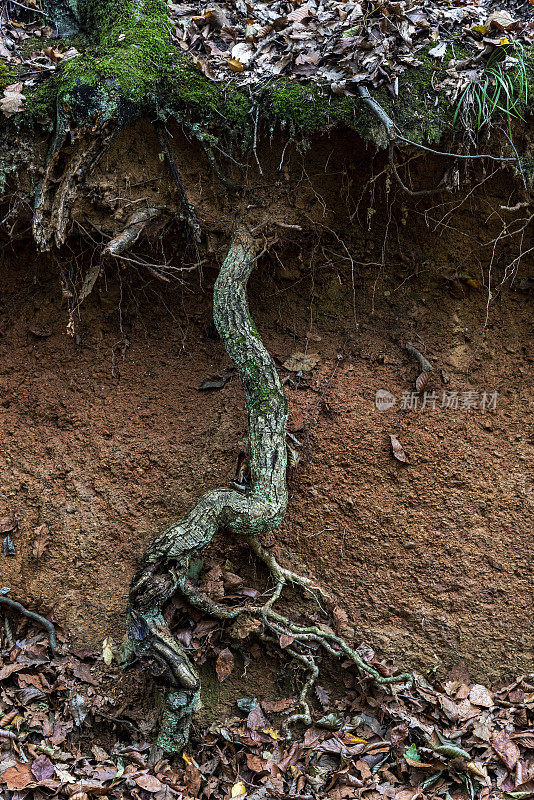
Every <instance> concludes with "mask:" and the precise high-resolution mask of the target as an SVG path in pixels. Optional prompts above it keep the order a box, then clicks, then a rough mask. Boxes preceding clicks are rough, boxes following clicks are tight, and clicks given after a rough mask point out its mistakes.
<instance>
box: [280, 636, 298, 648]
mask: <svg viewBox="0 0 534 800" xmlns="http://www.w3.org/2000/svg"><path fill="white" fill-rule="evenodd" d="M294 641H295V637H294V636H288V635H287V633H282V634H281V635H280V647H281V648H282V650H284V649H285V648H286V647H289V646H290V645H292V644H293V642H294Z"/></svg>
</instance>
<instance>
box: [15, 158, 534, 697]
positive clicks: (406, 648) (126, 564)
mask: <svg viewBox="0 0 534 800" xmlns="http://www.w3.org/2000/svg"><path fill="white" fill-rule="evenodd" d="M316 167H317V165H316ZM309 169H312V170H313V165H311V166H309ZM316 172H317V174H320V169H319V168H318V167H317V168H316ZM423 175H424V173H423ZM324 189H325V194H328V192H330V197H332V196H333V195H334V194H335V176H334V177H333V178H332V179H331V181H330V185H329V186H325V187H324ZM503 192H504V189H501V188H500V187H499V186H498V185H496V186H495V187H494V194H493V196H492V198H490V200H489V201H488V199H487V197H486V198H485V200H484V203H482V202H481V203H480V204H479V206H476V207H473V206H471V207H470V209H469V215H467V212H466V214H464V216H463V217H461V212H459V214H458V215H457V216H456V218H455V217H452V218H451V219H453V220H455V225H461V226H463V228H462V230H460V231H459V232H458V233H448V232H446V235H445V236H442V237H439V236H438V235H437V234H432V233H431V232H429V230H428V229H427V228H426V227H424V226H423V225H422V224H421V222H420V221H419V220H420V216H417V215H414V216H412V215H410V214H409V213H408V211H407V210H406V211H404V210H402V209H401V211H400V212H399V213H401V214H403V215H404V217H407V224H404V223H406V219H405V220H404V223H403V224H400V225H399V224H397V223H398V222H399V220H398V219H397V223H396V233H395V237H396V240H395V246H392V247H391V248H390V249H389V250H388V258H387V262H386V264H385V268H384V269H382V270H378V269H377V268H376V267H374V266H362V265H361V264H360V263H357V264H356V266H355V274H354V279H355V284H354V286H355V302H354V305H353V287H352V278H351V269H350V265H349V264H348V263H347V260H346V258H345V260H343V259H344V257H345V256H346V251H345V250H344V248H343V246H342V245H341V243H339V242H338V243H337V245H336V244H335V242H336V241H337V240H335V239H332V240H331V241H330V242H329V243H328V246H326V244H325V243H324V242H323V244H322V250H321V252H320V253H319V255H317V253H315V257H314V259H312V258H311V255H310V253H311V251H312V248H311V246H308V245H305V246H304V249H303V250H302V255H300V253H299V251H298V249H297V247H296V245H291V246H290V245H286V246H285V249H282V250H280V251H279V254H280V255H281V260H282V261H283V266H282V265H281V262H280V259H278V260H277V259H276V258H275V257H273V258H272V260H268V259H266V258H264V259H263V261H262V262H261V267H260V268H259V269H258V271H257V274H256V275H255V276H254V277H253V279H252V281H251V287H250V297H251V312H252V315H253V317H254V319H255V320H256V322H257V327H258V329H259V330H260V332H261V333H262V336H263V338H264V340H265V342H266V345H267V346H268V348H269V349H270V351H271V352H272V353H273V354H274V355H275V356H276V357H277V359H279V363H280V365H281V364H282V362H283V361H284V360H285V359H286V358H287V357H288V356H289V355H290V354H291V353H292V352H293V351H295V350H301V351H302V350H306V349H307V350H308V351H312V352H315V353H318V354H319V355H320V361H319V363H318V365H317V367H316V368H315V369H314V371H313V374H312V377H311V379H310V380H309V381H308V384H309V386H308V388H306V386H301V388H291V385H290V384H287V394H288V400H289V406H290V412H291V417H290V426H289V428H290V430H291V431H293V432H294V434H295V435H296V436H297V438H298V439H299V440H300V441H302V443H303V445H304V446H303V448H302V450H301V459H300V463H299V464H298V466H297V467H296V468H295V469H293V470H292V472H291V475H290V493H291V500H290V506H289V511H288V514H287V518H286V520H285V522H284V524H283V525H282V527H281V528H280V529H279V530H278V531H276V532H275V533H273V534H271V535H270V536H269V537H268V538H267V542H268V543H270V544H275V549H276V551H277V553H278V556H279V558H280V560H281V561H283V563H285V564H287V565H290V566H291V567H292V568H293V569H295V570H296V571H302V572H305V573H307V574H310V575H312V576H313V577H314V578H315V579H316V580H317V581H318V582H320V583H321V584H322V585H324V586H328V587H329V588H330V590H331V591H332V593H333V594H334V596H335V597H336V598H337V600H338V603H339V604H340V605H341V606H343V607H344V608H345V609H346V610H347V611H348V613H349V616H350V619H351V623H352V624H353V625H354V628H355V631H356V638H357V639H358V640H361V639H365V640H366V641H368V642H370V643H371V644H373V645H374V646H376V647H377V649H379V650H380V651H381V652H383V653H385V654H386V655H388V656H390V657H391V658H392V659H394V660H395V661H396V662H397V663H402V664H404V665H406V666H418V667H432V666H434V665H437V666H440V665H443V666H444V667H445V668H450V667H452V666H454V665H455V664H457V663H458V662H460V661H462V660H463V661H464V662H465V663H466V665H467V666H468V668H469V669H470V671H471V674H472V676H473V677H475V678H478V679H480V680H486V681H488V680H492V679H495V678H497V677H500V676H505V675H510V674H515V673H518V672H521V671H523V670H527V669H529V668H532V645H533V641H532V625H531V616H532V614H531V612H532V585H531V564H532V560H533V557H534V552H533V546H532V510H533V494H532V485H531V482H530V481H531V477H532V475H531V467H532V457H533V439H532V402H533V399H532V385H533V383H532V361H533V351H532V343H531V333H532V331H531V325H532V316H531V315H532V308H531V296H530V295H529V288H528V282H527V281H526V280H525V276H526V273H527V272H528V264H527V263H526V262H523V263H522V265H521V268H520V273H519V275H518V278H517V280H516V283H515V284H514V287H513V290H512V291H507V292H505V293H498V294H497V296H496V297H495V299H494V300H493V302H492V303H491V305H490V314H489V321H488V324H487V326H486V331H485V339H484V341H483V342H482V343H481V336H482V331H483V327H484V319H485V312H486V302H487V295H486V292H485V291H484V290H483V289H477V288H472V287H469V286H468V285H466V284H465V283H462V282H459V281H456V282H453V283H451V282H450V281H447V280H446V279H445V277H444V276H449V277H450V273H451V271H452V272H454V271H455V270H460V271H461V270H466V271H468V272H469V274H470V275H472V276H475V277H476V275H477V274H478V272H477V270H478V267H477V266H473V259H474V258H475V256H474V255H473V252H474V251H473V247H472V244H471V240H470V236H471V233H469V236H468V235H467V234H468V232H469V231H472V230H473V229H475V228H476V227H477V226H478V225H481V224H482V222H481V220H482V221H483V219H484V218H485V216H486V215H487V205H488V203H489V205H490V206H491V203H497V202H499V198H500V201H501V202H503V201H506V199H507V197H508V195H506V196H504V197H503V194H502V193H503ZM355 196H356V195H355ZM306 202H309V197H308V198H307V196H306V193H305V192H304V191H302V192H301V193H300V195H298V196H297V197H296V204H295V205H294V206H293V209H292V210H290V211H287V216H286V219H288V220H289V221H290V223H292V224H295V219H298V213H297V210H295V209H298V207H299V204H302V205H305V204H306ZM330 213H331V212H330V211H329V214H330ZM331 217H332V218H335V214H333V215H332V214H331ZM459 217H461V218H460V219H459ZM384 219H385V218H384ZM386 221H387V220H386ZM382 222H383V223H384V224H385V222H384V220H383V221H382ZM384 224H382V226H381V225H380V224H377V226H376V232H375V230H374V229H373V230H372V231H371V232H370V233H369V232H367V233H366V234H365V236H364V237H363V238H360V240H359V242H358V243H357V244H355V245H354V249H353V250H352V253H353V256H354V258H355V259H356V260H357V261H358V262H378V261H379V260H380V254H381V248H382V243H383V233H384ZM489 233H490V231H489V229H488V236H487V237H485V238H489ZM466 240H467V241H466ZM333 253H334V254H333ZM83 257H84V256H83V254H81V256H80V258H83ZM476 258H478V256H476ZM423 262H424V263H423ZM62 263H63V267H64V266H65V263H67V262H66V261H64V262H62ZM215 266H216V262H215V259H213V258H211V259H210V258H208V260H207V261H206V263H205V264H204V266H203V273H202V275H199V273H198V272H193V273H190V274H189V275H188V277H187V278H186V282H185V285H184V286H175V287H170V288H166V287H165V288H163V289H162V288H161V284H159V283H158V282H157V281H148V282H147V281H146V280H145V279H144V278H141V277H140V275H139V274H137V275H135V274H130V273H129V272H127V271H125V270H123V269H120V270H115V269H114V268H113V269H110V270H108V271H107V273H106V276H105V277H103V278H100V279H99V281H98V282H97V284H96V287H95V289H94V290H93V293H92V295H91V296H90V298H89V299H88V301H86V303H84V305H83V307H82V309H81V312H80V315H79V318H78V317H77V319H76V332H77V339H74V338H72V337H70V336H68V335H67V331H66V328H67V321H68V320H67V309H66V304H65V301H64V300H62V295H61V286H60V283H59V281H58V277H57V265H56V263H55V261H53V260H52V259H51V258H50V259H49V258H45V257H42V256H39V257H37V256H36V255H35V254H33V253H32V252H31V250H30V249H29V248H28V247H23V246H22V245H21V247H20V248H19V250H18V251H17V252H16V253H12V255H10V256H6V262H5V266H4V268H3V276H2V277H3V284H4V289H3V298H2V317H3V323H2V336H1V338H0V352H1V367H0V370H1V372H0V386H1V395H2V403H1V406H0V413H1V419H2V423H1V424H2V432H3V435H2V439H3V447H2V449H1V451H0V460H1V464H2V475H3V478H2V486H1V495H0V517H1V516H5V515H7V514H10V513H13V512H16V513H17V515H18V519H19V528H18V530H17V531H16V532H15V534H14V536H13V538H14V542H15V546H16V555H15V556H14V557H11V558H8V557H2V567H1V571H2V583H3V584H4V585H9V586H11V587H12V590H13V594H14V595H16V596H17V598H20V599H21V600H22V601H23V602H26V603H30V604H31V605H32V606H33V607H35V608H38V609H40V610H42V611H43V612H50V611H52V612H53V617H54V619H56V620H57V621H58V622H60V623H64V624H66V625H67V626H68V628H69V629H70V630H71V631H72V632H73V634H74V635H75V636H76V637H77V639H78V640H79V642H80V643H85V644H89V645H95V644H97V643H98V642H100V641H101V640H102V639H103V638H104V637H105V636H108V635H112V636H114V637H115V638H119V637H120V635H121V634H122V632H123V629H124V609H125V602H126V594H127V588H128V583H129V580H130V578H131V576H132V574H133V572H134V570H135V569H136V567H137V566H138V564H139V559H140V557H141V554H142V552H143V550H144V548H145V547H146V545H147V544H148V542H149V541H150V540H151V539H152V537H153V536H154V534H155V533H156V532H157V531H159V530H161V529H162V528H163V527H164V526H166V525H168V524H169V523H170V522H172V521H173V520H175V519H177V518H178V517H179V516H180V515H181V514H182V513H183V512H184V511H186V510H187V509H188V508H189V507H190V506H191V504H192V503H193V502H194V501H195V500H196V498H198V496H199V495H200V494H202V492H204V491H205V490H206V489H208V488H210V487H213V486H216V485H218V484H221V483H223V484H224V483H225V482H226V481H228V480H229V479H231V478H232V477H233V474H234V470H235V464H236V458H237V454H238V452H239V449H240V445H241V440H242V439H243V437H244V436H245V435H246V424H245V414H244V405H243V398H242V394H241V390H240V387H239V385H238V380H237V378H236V377H234V378H232V380H231V381H230V382H229V383H228V384H227V385H226V386H225V387H224V388H223V389H222V390H220V391H215V392H212V393H210V392H202V393H199V392H198V391H197V387H198V386H199V385H200V384H201V383H202V381H203V380H204V379H205V378H206V377H207V376H208V375H209V374H212V373H217V372H220V371H222V370H224V369H225V368H227V367H228V365H229V361H228V358H227V356H226V355H225V353H224V351H223V348H222V346H221V344H220V343H219V341H218V340H217V337H216V334H215V331H214V328H213V325H212V323H211V321H210V289H211V286H212V282H213V279H214V276H215V274H216V271H215ZM355 318H356V320H357V325H356V324H355ZM36 323H39V324H40V325H45V326H48V328H49V329H50V330H49V331H45V332H46V333H48V332H49V333H50V334H51V335H49V336H37V335H35V333H32V332H31V328H32V327H35V324H36ZM37 330H39V329H37ZM41 332H42V331H41ZM407 341H412V342H415V343H418V345H419V346H420V347H421V349H423V350H424V351H425V353H426V355H427V356H428V357H429V358H430V360H431V361H432V362H433V364H434V366H435V370H434V373H433V377H432V383H431V385H430V387H429V389H430V388H433V389H435V390H436V392H437V394H438V397H439V401H438V407H437V408H436V409H435V410H432V409H429V408H427V409H425V410H421V409H418V410H402V409H401V408H399V402H397V404H396V406H395V407H394V408H393V409H391V410H388V411H379V410H377V409H376V408H375V393H376V391H377V390H378V389H387V390H389V391H391V392H392V393H394V394H395V395H396V397H397V399H398V400H399V399H400V398H401V395H402V393H403V392H409V391H412V389H413V382H414V379H415V377H416V376H417V374H418V369H417V365H416V363H415V361H414V360H413V359H412V358H410V357H409V356H408V354H407V353H406V352H405V350H404V349H403V348H404V344H405V343H406V342H407ZM477 348H478V349H477ZM475 351H476V352H475ZM469 365H471V366H470V374H469V381H468V383H466V370H467V368H468V366H469ZM441 370H443V377H442V375H441ZM281 374H282V375H283V376H284V377H285V376H287V375H288V372H287V370H284V369H282V368H281ZM444 379H445V380H447V379H448V380H449V381H450V382H449V383H448V384H447V385H444V384H443V380H444ZM467 388H469V389H471V390H474V391H478V392H480V393H482V392H483V391H487V392H488V393H490V392H495V391H497V392H498V398H497V406H496V409H495V410H492V411H485V412H484V411H482V410H474V411H471V412H470V413H469V415H467V414H466V412H465V411H462V410H450V409H442V408H441V407H440V404H441V393H442V391H443V390H444V389H446V390H447V391H453V390H456V391H458V392H460V394H461V393H462V392H463V391H465V390H466V389H467ZM390 434H393V435H395V436H397V437H398V438H399V440H400V442H401V443H402V445H403V447H404V448H405V450H406V453H407V454H408V457H409V464H408V465H403V464H401V463H399V462H397V461H395V460H394V459H393V457H392V454H391V448H390V439H389V436H390ZM42 523H46V525H47V526H48V528H49V530H50V541H49V544H48V546H47V548H46V550H45V552H44V554H43V555H42V556H41V557H40V558H39V559H36V558H35V556H34V555H33V554H32V549H33V545H34V538H35V530H36V528H37V527H38V526H39V525H40V524H42ZM223 548H224V552H223ZM211 552H212V553H218V555H219V556H220V557H226V556H228V557H230V558H231V559H232V558H233V559H236V558H238V559H239V558H240V557H242V549H241V548H239V549H234V548H233V545H232V543H231V542H229V541H228V538H227V537H224V536H221V537H220V538H219V539H218V540H217V541H216V542H215V543H214V545H213V547H212V549H211ZM240 554H241V556H240ZM237 566H239V565H237Z"/></svg>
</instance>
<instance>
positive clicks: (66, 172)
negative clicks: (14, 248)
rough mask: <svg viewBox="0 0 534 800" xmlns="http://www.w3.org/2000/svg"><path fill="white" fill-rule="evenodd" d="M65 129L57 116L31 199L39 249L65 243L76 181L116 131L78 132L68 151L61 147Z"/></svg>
mask: <svg viewBox="0 0 534 800" xmlns="http://www.w3.org/2000/svg"><path fill="white" fill-rule="evenodd" d="M67 133H68V125H67V123H66V121H65V120H64V119H61V120H59V121H58V132H57V134H56V137H55V139H54V144H53V148H52V152H51V153H50V154H49V157H48V160H47V164H46V169H45V174H44V177H43V180H42V182H41V185H40V187H39V189H38V191H37V195H36V199H35V212H34V217H33V236H34V239H35V242H36V244H37V246H38V247H39V249H40V250H42V251H47V250H50V248H51V246H52V242H55V244H56V246H57V247H61V246H62V245H63V244H64V243H65V239H66V235H67V226H68V224H69V221H70V215H71V209H72V205H73V203H74V200H75V199H76V195H77V192H78V189H79V185H80V183H82V181H83V180H84V178H85V177H86V175H87V174H88V173H89V171H90V170H91V169H92V168H93V167H94V166H95V165H96V164H97V163H98V161H99V160H100V159H101V158H102V156H103V154H104V153H105V152H106V150H107V148H108V147H109V145H110V144H111V142H112V141H113V139H114V138H115V136H116V135H117V129H116V128H115V127H113V126H111V127H108V128H107V129H102V130H99V131H96V129H87V130H86V131H84V132H83V133H78V134H77V135H76V141H74V142H73V145H72V147H71V149H70V151H69V150H66V149H65V148H64V147H63V145H64V142H65V139H66V136H67Z"/></svg>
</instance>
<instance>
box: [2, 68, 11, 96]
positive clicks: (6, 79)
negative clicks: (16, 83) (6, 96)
mask: <svg viewBox="0 0 534 800" xmlns="http://www.w3.org/2000/svg"><path fill="white" fill-rule="evenodd" d="M10 83H12V75H11V72H10V71H9V69H8V67H7V66H6V65H5V64H0V91H3V90H4V89H5V88H6V86H9V84H10Z"/></svg>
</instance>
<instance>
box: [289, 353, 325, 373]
mask: <svg viewBox="0 0 534 800" xmlns="http://www.w3.org/2000/svg"><path fill="white" fill-rule="evenodd" d="M320 360H321V356H320V355H319V354H318V353H301V352H300V350H295V352H294V353H291V355H290V356H289V358H288V359H287V361H284V364H283V366H284V369H287V370H289V372H311V371H312V369H313V368H314V367H316V366H317V364H318V363H319V361H320Z"/></svg>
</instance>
